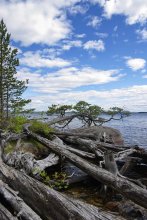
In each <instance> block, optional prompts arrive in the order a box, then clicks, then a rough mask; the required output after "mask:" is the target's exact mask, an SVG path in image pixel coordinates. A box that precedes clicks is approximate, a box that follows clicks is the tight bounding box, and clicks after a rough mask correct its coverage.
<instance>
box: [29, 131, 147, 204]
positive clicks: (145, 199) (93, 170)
mask: <svg viewBox="0 0 147 220" xmlns="http://www.w3.org/2000/svg"><path fill="white" fill-rule="evenodd" d="M26 132H27V134H28V135H30V136H32V137H33V138H35V139H36V140H38V141H40V142H41V143H43V144H44V145H45V146H47V147H48V148H50V149H51V150H52V151H54V152H55V153H57V154H59V155H64V156H65V157H66V158H67V159H68V160H70V161H71V162H72V163H73V164H74V165H76V166H77V167H79V168H80V169H82V170H83V171H85V172H86V173H87V174H89V175H90V176H92V177H93V178H95V179H96V180H98V181H100V182H102V183H104V184H106V185H108V186H110V187H113V188H114V189H115V190H117V191H118V192H120V193H121V194H123V195H124V196H126V197H127V198H129V199H130V200H132V201H134V202H135V203H137V204H139V205H141V206H143V207H145V208H147V190H145V189H143V188H141V187H139V186H137V185H135V184H134V183H132V182H130V181H128V180H126V179H125V178H121V177H118V176H114V175H113V174H111V173H110V172H108V171H106V170H104V169H102V168H100V167H98V166H96V165H94V164H92V163H89V162H87V161H86V160H84V159H82V158H80V157H79V156H77V155H75V154H73V153H71V152H69V151H68V150H67V149H66V147H63V146H60V145H57V144H54V143H53V142H52V141H49V140H48V139H46V138H43V137H41V136H39V135H37V134H35V133H33V132H31V131H29V130H28V129H27V128H26Z"/></svg>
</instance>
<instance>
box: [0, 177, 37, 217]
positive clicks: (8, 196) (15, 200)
mask: <svg viewBox="0 0 147 220" xmlns="http://www.w3.org/2000/svg"><path fill="white" fill-rule="evenodd" d="M0 197H1V199H3V200H4V201H5V202H6V204H7V206H9V207H11V209H13V213H14V215H15V216H16V217H18V218H19V219H23V220H41V218H40V217H39V216H38V215H37V214H36V213H35V212H34V211H33V210H32V209H31V208H30V207H29V206H28V205H26V204H25V202H24V201H23V200H22V199H21V198H20V197H19V196H18V195H17V192H15V191H14V190H12V189H11V188H10V187H9V186H8V185H6V184H5V183H4V182H2V181H1V180H0ZM2 219H3V218H2Z"/></svg>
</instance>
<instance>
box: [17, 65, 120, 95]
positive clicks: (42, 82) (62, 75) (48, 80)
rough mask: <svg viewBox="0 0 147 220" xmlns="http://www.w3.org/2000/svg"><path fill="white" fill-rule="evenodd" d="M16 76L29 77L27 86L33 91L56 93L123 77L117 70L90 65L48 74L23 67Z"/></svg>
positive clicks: (23, 78)
mask: <svg viewBox="0 0 147 220" xmlns="http://www.w3.org/2000/svg"><path fill="white" fill-rule="evenodd" d="M42 71H43V70H42ZM18 77H19V78H20V79H22V80H25V79H26V78H27V79H29V87H30V88H32V89H33V91H35V92H39V93H50V92H51V93H57V92H58V91H65V90H68V91H69V90H70V91H71V90H72V89H75V88H78V87H81V86H88V85H100V84H106V83H109V82H115V81H117V80H119V79H120V78H121V77H123V74H121V73H120V71H119V70H97V69H94V68H91V67H84V68H81V69H79V68H76V67H67V68H63V69H60V70H58V71H56V72H51V73H48V74H41V71H39V72H33V73H32V72H31V71H30V69H26V68H25V69H20V70H19V71H18Z"/></svg>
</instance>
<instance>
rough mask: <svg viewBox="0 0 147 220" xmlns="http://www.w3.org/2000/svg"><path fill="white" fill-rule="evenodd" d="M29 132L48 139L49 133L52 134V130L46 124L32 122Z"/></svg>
mask: <svg viewBox="0 0 147 220" xmlns="http://www.w3.org/2000/svg"><path fill="white" fill-rule="evenodd" d="M30 130H31V131H32V132H34V133H38V134H40V135H42V136H45V137H46V136H47V137H48V136H50V133H51V132H53V130H54V129H53V128H50V127H49V126H48V124H47V123H44V122H41V121H37V120H33V121H32V122H31V127H30Z"/></svg>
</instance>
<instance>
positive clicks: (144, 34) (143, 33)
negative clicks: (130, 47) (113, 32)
mask: <svg viewBox="0 0 147 220" xmlns="http://www.w3.org/2000/svg"><path fill="white" fill-rule="evenodd" d="M136 33H137V34H138V35H139V37H140V38H141V39H142V40H143V41H146V40H147V29H146V28H143V29H142V30H137V31H136Z"/></svg>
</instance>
